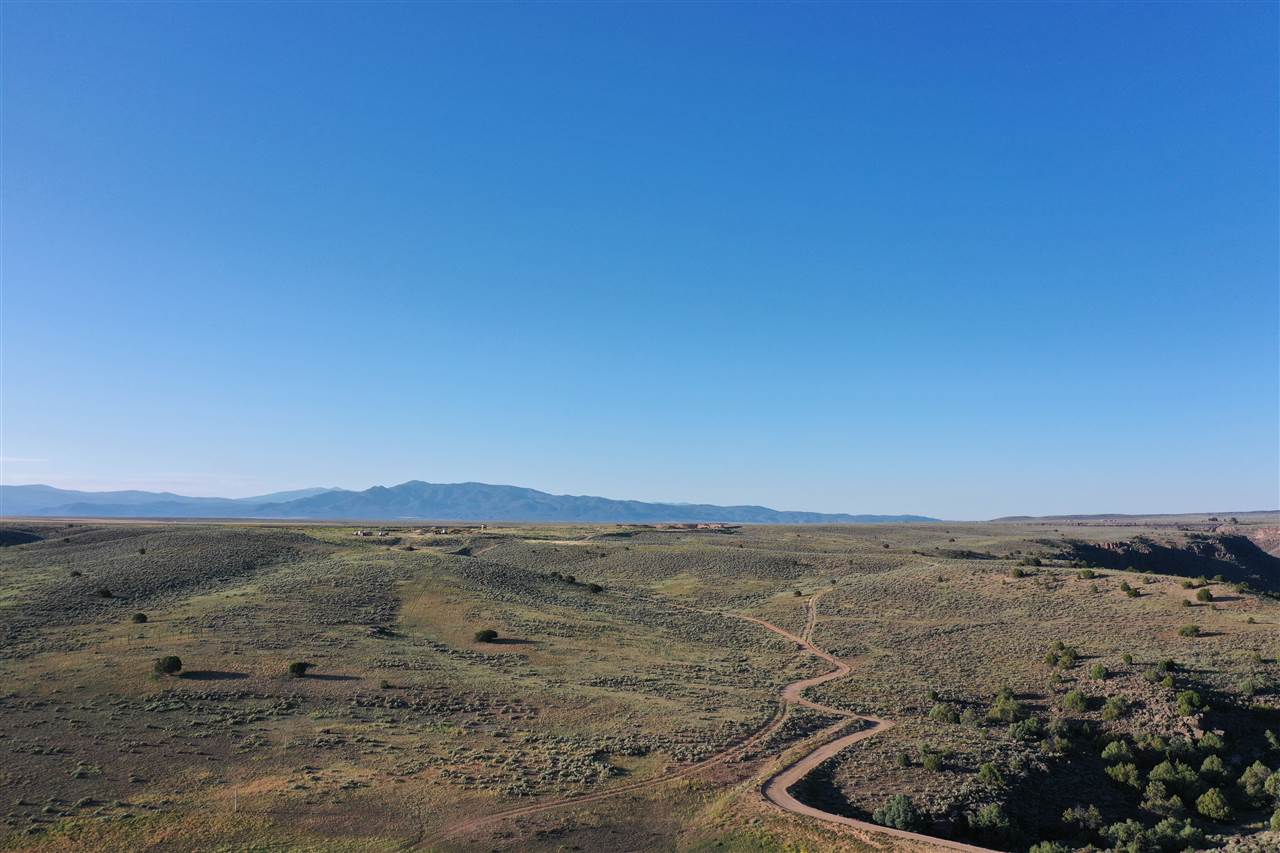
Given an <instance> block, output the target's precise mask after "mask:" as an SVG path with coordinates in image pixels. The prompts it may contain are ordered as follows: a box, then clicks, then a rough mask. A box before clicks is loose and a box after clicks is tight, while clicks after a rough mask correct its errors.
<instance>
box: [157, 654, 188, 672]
mask: <svg viewBox="0 0 1280 853" xmlns="http://www.w3.org/2000/svg"><path fill="white" fill-rule="evenodd" d="M155 670H156V672H157V673H159V674H160V675H176V674H177V673H179V672H181V671H182V658H180V657H178V656H177V655H165V656H164V657H162V658H156V666H155Z"/></svg>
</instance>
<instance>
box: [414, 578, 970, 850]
mask: <svg viewBox="0 0 1280 853" xmlns="http://www.w3.org/2000/svg"><path fill="white" fill-rule="evenodd" d="M826 592H828V590H824V591H822V592H819V593H817V594H816V595H814V596H813V597H812V598H810V599H809V601H808V603H807V609H808V613H807V616H806V619H805V626H804V633H803V636H800V635H796V634H793V633H792V632H790V631H787V630H786V629H784V628H779V627H778V626H777V625H774V624H773V623H771V622H767V621H765V620H764V619H759V618H757V617H755V616H744V615H743V614H740V613H722V614H720V615H723V616H730V617H733V618H735V619H742V620H744V621H746V622H753V623H755V624H756V625H759V626H760V627H762V628H765V629H766V630H769V631H772V632H773V633H775V634H778V635H780V636H782V637H785V638H786V639H788V640H791V641H792V642H793V643H795V644H796V645H797V646H799V647H800V648H801V649H803V650H804V651H806V652H807V653H809V654H811V655H814V656H815V657H818V658H821V659H822V660H824V661H826V662H827V663H829V664H831V666H832V667H833V669H832V670H831V671H830V672H826V673H823V674H822V675H818V676H814V677H812V678H804V679H801V680H800V681H793V682H792V683H790V684H788V685H787V686H786V687H784V688H783V689H782V692H781V693H780V694H779V697H778V698H779V704H778V708H777V709H775V711H774V714H773V716H772V717H770V719H769V721H768V722H767V723H766V724H765V725H764V726H763V727H762V728H761V729H759V730H758V731H757V732H756V733H755V734H753V735H751V736H750V737H748V738H746V739H745V740H743V741H740V742H738V743H736V744H734V745H733V746H731V747H729V748H728V749H726V750H724V751H722V752H719V753H716V754H715V755H713V756H711V757H710V758H707V759H704V760H703V761H700V762H698V763H697V764H691V765H689V766H687V767H682V768H680V769H679V770H674V771H672V772H670V773H666V774H663V775H661V776H656V777H653V778H650V779H644V780H642V781H638V782H632V783H630V784H627V785H619V786H618V787H616V788H610V789H609V790H607V791H601V792H599V793H597V794H587V795H585V796H580V797H566V798H564V799H560V800H553V801H550V802H543V803H536V804H532V805H528V806H521V807H519V808H514V809H507V810H506V811H502V812H497V813H495V814H491V815H486V816H484V817H478V818H473V819H471V820H467V821H463V822H461V823H457V824H454V825H453V826H449V827H446V828H444V829H443V830H441V831H439V832H438V833H436V834H434V835H431V836H426V837H424V838H421V839H419V840H417V841H416V842H415V843H413V844H411V845H410V846H411V847H412V848H421V847H424V846H425V847H428V848H430V847H431V845H432V844H434V843H439V842H442V841H447V840H448V839H451V838H457V837H459V836H463V835H467V834H469V833H472V832H475V831H476V830H479V829H482V828H484V827H486V826H488V825H490V824H494V823H499V822H501V821H505V820H510V819H512V818H519V817H530V816H532V815H535V814H541V813H543V812H547V811H551V810H552V809H558V808H563V807H564V806H571V805H587V804H589V803H594V802H599V801H600V800H604V799H608V798H610V797H616V796H618V795H620V794H625V793H628V792H630V791H636V790H639V789H641V788H648V787H652V786H654V785H661V784H663V783H664V782H670V781H672V780H675V779H682V778H684V777H686V776H692V775H693V774H695V773H698V772H699V771H702V770H705V769H707V768H708V767H711V766H713V765H716V764H722V763H724V762H726V761H729V760H730V759H732V758H735V757H737V756H740V755H742V754H743V753H744V752H746V751H747V750H749V749H751V748H752V747H753V746H755V745H756V744H758V743H761V742H763V741H764V740H766V739H767V738H768V737H769V736H770V735H772V734H773V733H774V732H775V731H776V730H777V729H778V727H779V726H781V725H782V723H783V721H784V720H785V719H786V717H787V713H788V712H789V710H790V708H791V707H792V706H794V705H803V706H805V707H807V708H812V709H814V710H816V711H821V712H822V713H824V714H830V715H832V716H838V717H844V718H845V720H844V721H843V722H841V723H838V724H836V725H835V726H832V727H829V728H827V729H825V730H824V731H823V732H820V733H819V734H818V735H816V736H815V737H819V738H821V737H823V736H829V735H831V734H833V733H834V732H836V731H838V730H839V729H841V728H844V727H845V726H848V725H849V724H851V723H853V722H864V723H869V724H870V725H869V726H868V727H866V728H862V729H859V730H858V731H856V732H853V733H852V734H848V735H845V736H843V737H839V738H836V739H835V740H831V741H828V742H826V743H824V744H822V745H821V746H819V747H817V748H816V749H814V750H813V751H812V752H808V753H806V754H805V755H803V756H802V757H801V758H799V759H797V760H795V761H793V762H792V763H791V764H789V765H787V766H786V767H784V768H783V769H782V770H780V771H778V772H776V773H774V774H773V775H771V776H770V777H769V778H768V779H766V780H765V782H764V784H763V785H762V786H761V789H760V792H761V794H762V795H763V796H764V798H765V799H766V800H768V801H769V802H771V803H773V804H774V805H776V806H777V807H779V808H781V809H783V810H785V811H788V812H791V813H793V814H798V815H803V816H805V817H812V818H817V819H818V820H822V821H825V822H827V823H831V824H837V825H840V826H845V827H849V828H850V829H853V830H855V831H857V834H858V835H862V836H867V835H881V836H884V835H890V836H893V837H895V838H901V839H905V840H910V841H912V842H915V845H914V846H917V847H921V846H922V847H923V848H924V849H935V850H967V851H972V852H973V853H992V851H989V850H987V849H986V848H983V847H974V846H972V845H969V844H960V843H959V842H955V841H946V840H944V839H940V838H933V837H931V836H928V835H921V834H919V833H915V832H905V831H903V830H900V829H890V828H889V827H884V826H880V825H879V824H875V823H868V822H867V821H862V820H854V819H853V818H849V817H844V816H842V815H837V814H832V813H830V812H824V811H822V810H821V809H817V808H814V807H813V806H808V805H805V804H804V803H802V802H800V801H799V800H797V799H796V798H795V797H793V796H791V794H790V793H789V789H790V788H792V787H794V786H795V785H796V783H798V782H799V781H800V780H801V779H803V778H804V777H805V776H807V775H809V774H810V773H811V772H813V771H814V770H815V769H816V768H817V767H818V766H819V765H820V764H822V763H823V762H824V761H826V760H827V759H828V758H831V757H832V756H833V755H835V754H837V753H838V752H840V751H842V750H843V749H845V748H846V747H849V746H852V745H853V744H855V743H857V742H858V741H860V740H864V739H866V738H869V737H872V736H873V735H876V734H879V733H880V732H882V731H885V730H887V729H889V728H891V727H892V726H893V723H892V722H889V721H888V720H881V719H877V718H875V717H863V716H859V715H857V714H853V713H850V712H849V711H844V710H841V709H839V708H832V707H830V706H827V705H820V704H818V703H816V702H811V701H809V700H808V699H806V698H805V697H804V691H805V690H807V689H809V688H810V687H816V686H817V685H819V684H825V683H826V682H828V681H835V680H836V679H839V678H844V677H845V676H847V675H848V674H849V673H850V672H851V671H852V670H851V668H850V666H849V664H847V663H845V662H844V661H842V660H840V659H839V658H837V657H835V656H834V655H832V654H830V653H829V652H827V651H824V650H823V649H820V648H818V647H817V646H816V645H814V644H813V629H814V626H815V625H816V624H817V621H818V601H819V600H820V599H821V598H822V596H823V595H824V594H826ZM689 609H694V608H689ZM704 612H706V611H704Z"/></svg>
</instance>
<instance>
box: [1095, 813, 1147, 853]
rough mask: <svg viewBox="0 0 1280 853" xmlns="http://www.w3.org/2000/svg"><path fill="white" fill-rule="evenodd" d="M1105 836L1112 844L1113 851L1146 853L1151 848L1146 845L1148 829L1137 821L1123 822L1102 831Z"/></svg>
mask: <svg viewBox="0 0 1280 853" xmlns="http://www.w3.org/2000/svg"><path fill="white" fill-rule="evenodd" d="M1102 834H1103V836H1104V837H1105V838H1106V839H1107V840H1108V841H1110V842H1111V844H1112V847H1111V849H1112V850H1116V851H1125V853H1146V851H1148V850H1150V847H1149V846H1148V845H1147V844H1146V841H1145V837H1146V828H1145V827H1144V826H1143V825H1142V824H1140V823H1138V822H1137V821H1136V820H1133V819H1132V818H1130V819H1129V820H1122V821H1120V822H1119V823H1113V824H1111V825H1110V826H1108V827H1107V828H1106V829H1104V830H1102Z"/></svg>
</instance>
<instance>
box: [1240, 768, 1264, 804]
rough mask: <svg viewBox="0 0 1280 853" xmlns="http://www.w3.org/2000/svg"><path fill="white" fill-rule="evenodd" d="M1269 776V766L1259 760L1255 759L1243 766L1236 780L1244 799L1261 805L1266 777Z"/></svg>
mask: <svg viewBox="0 0 1280 853" xmlns="http://www.w3.org/2000/svg"><path fill="white" fill-rule="evenodd" d="M1270 776H1271V768H1270V767H1268V766H1267V765H1265V764H1263V763H1262V762H1261V761H1255V762H1253V763H1252V764H1250V765H1249V766H1248V767H1246V768H1245V771H1244V772H1243V773H1241V774H1240V778H1239V779H1237V780H1236V784H1237V785H1239V786H1240V791H1241V793H1243V794H1244V797H1245V799H1247V800H1248V801H1249V802H1250V803H1252V804H1254V805H1261V804H1262V801H1263V798H1264V797H1265V795H1266V784H1267V779H1268V778H1270Z"/></svg>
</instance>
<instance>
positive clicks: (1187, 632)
mask: <svg viewBox="0 0 1280 853" xmlns="http://www.w3.org/2000/svg"><path fill="white" fill-rule="evenodd" d="M1178 636H1180V637H1198V636H1200V626H1199V625H1183V626H1182V627H1181V628H1179V629H1178Z"/></svg>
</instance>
